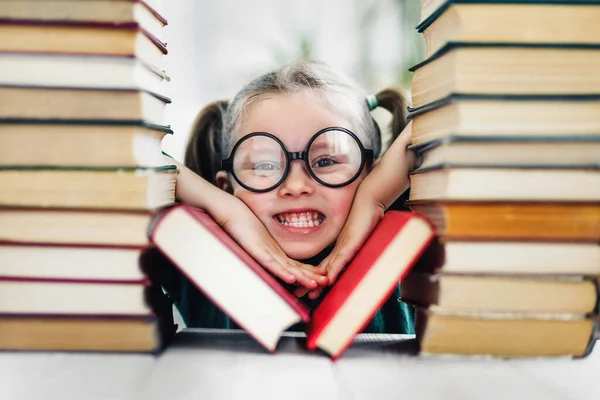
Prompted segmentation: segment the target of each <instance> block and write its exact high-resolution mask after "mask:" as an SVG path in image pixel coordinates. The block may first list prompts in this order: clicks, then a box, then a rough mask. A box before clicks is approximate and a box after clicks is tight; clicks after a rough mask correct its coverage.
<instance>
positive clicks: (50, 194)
mask: <svg viewBox="0 0 600 400" xmlns="http://www.w3.org/2000/svg"><path fill="white" fill-rule="evenodd" d="M157 4H158V3H157ZM165 24H166V20H165V19H164V18H163V17H162V16H161V15H160V14H159V13H158V12H157V11H155V10H154V9H153V8H151V7H150V6H149V5H148V4H147V3H145V2H144V1H135V0H132V1H127V0H109V1H106V0H104V1H93V0H92V1H77V0H67V1H65V0H46V1H43V2H41V1H20V0H7V1H2V5H1V6H0V187H2V190H1V191H0V349H19V350H89V351H153V350H156V349H158V348H159V346H160V337H161V333H160V331H161V325H160V323H159V321H158V320H157V318H156V316H155V315H156V311H157V309H158V308H160V306H161V305H162V304H163V301H162V300H163V299H162V297H161V296H162V292H161V291H160V290H159V289H157V288H155V287H153V286H152V285H150V282H149V280H148V278H147V276H146V275H145V274H144V272H143V270H142V268H141V259H142V258H143V256H144V254H145V253H144V252H145V249H146V248H148V246H149V241H148V238H147V232H146V230H147V226H148V222H149V221H150V218H151V217H152V210H155V209H157V208H158V207H161V206H164V205H166V204H170V203H172V202H173V201H174V193H175V191H174V189H175V178H176V172H177V168H176V167H174V166H169V165H166V163H165V157H164V156H163V155H162V154H161V149H160V142H161V139H162V138H163V137H164V135H165V134H169V133H172V132H171V130H170V129H169V128H168V127H167V126H165V125H164V108H165V106H166V104H167V103H169V100H168V99H167V98H166V97H164V96H163V95H161V88H162V87H161V83H162V81H163V80H165V79H166V75H165V74H164V73H163V72H162V69H161V64H162V59H163V57H164V54H166V52H167V50H166V47H165V45H164V44H163V43H162V42H161V34H162V28H163V26H164V25H165ZM169 308H170V307H169Z"/></svg>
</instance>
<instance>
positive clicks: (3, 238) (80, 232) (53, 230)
mask: <svg viewBox="0 0 600 400" xmlns="http://www.w3.org/2000/svg"><path fill="white" fill-rule="evenodd" d="M151 219H152V214H151V213H150V212H147V211H119V210H93V209H88V210H84V209H52V208H0V243H19V242H26V243H35V244H72V243H77V244H79V245H96V246H98V245H100V246H102V245H104V246H126V247H129V246H133V247H145V246H147V245H149V243H150V241H149V240H148V236H147V230H148V224H149V223H150V220H151Z"/></svg>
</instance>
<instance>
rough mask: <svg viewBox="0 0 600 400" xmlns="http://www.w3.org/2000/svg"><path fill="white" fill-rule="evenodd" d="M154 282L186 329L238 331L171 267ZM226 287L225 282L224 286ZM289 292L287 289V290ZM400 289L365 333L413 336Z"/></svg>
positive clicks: (297, 327) (311, 306)
mask: <svg viewBox="0 0 600 400" xmlns="http://www.w3.org/2000/svg"><path fill="white" fill-rule="evenodd" d="M329 251H331V249H330V248H328V249H326V250H325V251H324V252H323V253H322V254H320V255H319V256H317V257H315V258H313V259H311V260H303V262H306V263H309V264H313V265H317V264H318V261H319V260H320V259H322V258H324V257H325V255H326V254H328V253H329ZM163 265H164V264H163ZM158 281H159V282H160V283H161V284H162V285H163V287H164V288H165V290H166V291H167V293H168V294H169V296H170V297H171V300H172V301H173V302H174V303H175V305H176V306H177V309H178V310H179V312H180V313H181V316H182V318H183V320H184V322H185V324H186V325H187V326H188V327H198V328H200V327H202V328H220V329H239V327H238V326H237V325H236V324H235V323H234V322H233V321H232V320H231V319H230V318H229V317H228V316H227V315H225V313H223V312H222V311H221V310H220V309H219V308H218V307H217V306H215V305H214V304H213V303H212V302H211V301H210V300H209V299H207V298H206V296H204V294H203V293H202V292H200V291H199V290H198V289H197V288H196V287H195V286H194V285H193V284H192V283H191V282H190V281H189V279H187V277H185V276H184V275H183V274H181V273H179V271H178V270H177V269H176V268H174V267H171V268H169V267H163V268H160V273H159V276H158ZM224 284H226V283H224ZM288 289H289V290H291V287H289V288H288ZM326 294H327V292H326V291H325V292H324V293H323V294H322V295H321V297H320V298H319V299H317V300H309V299H308V298H307V296H305V297H304V298H303V299H301V301H302V302H303V303H304V304H305V305H306V306H307V307H308V308H309V309H310V310H314V309H315V307H316V306H317V305H318V304H319V303H320V302H321V300H322V299H323V298H324V297H325V296H326ZM399 297H400V287H399V286H397V287H396V289H395V290H394V292H393V293H392V295H391V296H390V297H389V298H388V299H387V300H386V302H385V303H384V304H383V306H382V307H381V309H379V310H378V311H377V313H376V314H375V316H374V317H373V319H372V320H371V321H370V322H369V324H368V325H367V326H366V327H365V329H364V330H363V332H365V333H414V310H413V309H412V307H410V306H409V305H407V304H405V303H402V302H400V301H398V298H399ZM304 328H305V327H304V324H296V325H294V326H292V327H290V329H288V330H292V331H304V330H305V329H304Z"/></svg>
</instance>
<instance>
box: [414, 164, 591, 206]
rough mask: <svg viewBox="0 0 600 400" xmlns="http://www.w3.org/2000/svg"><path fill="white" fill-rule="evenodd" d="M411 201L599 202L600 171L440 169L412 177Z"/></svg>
mask: <svg viewBox="0 0 600 400" xmlns="http://www.w3.org/2000/svg"><path fill="white" fill-rule="evenodd" d="M410 181H411V189H410V196H409V200H411V201H413V200H495V201H505V200H506V201H553V202H557V201H565V202H588V203H589V202H597V201H600V170H598V169H557V168H554V169H544V168H517V167H515V168H503V167H498V168H483V167H477V166H464V167H463V166H461V165H454V166H445V165H438V166H435V167H430V168H428V169H425V168H419V169H417V170H416V171H415V172H413V173H412V174H411V175H410Z"/></svg>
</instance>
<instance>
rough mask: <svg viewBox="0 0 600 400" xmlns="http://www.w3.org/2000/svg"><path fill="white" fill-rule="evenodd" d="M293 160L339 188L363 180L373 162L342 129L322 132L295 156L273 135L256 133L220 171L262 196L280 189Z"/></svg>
mask: <svg viewBox="0 0 600 400" xmlns="http://www.w3.org/2000/svg"><path fill="white" fill-rule="evenodd" d="M294 160H303V161H304V164H305V165H306V170H307V171H308V173H309V174H310V176H311V177H312V178H313V179H314V180H316V181H317V182H319V183H320V184H322V185H325V186H328V187H332V188H336V187H342V186H346V185H349V184H350V183H352V182H353V181H354V180H356V178H358V177H359V176H360V173H361V171H362V169H363V167H364V166H365V164H371V163H372V162H373V150H369V149H365V148H364V147H363V145H362V143H361V142H360V140H359V139H358V137H357V136H356V135H355V134H354V133H352V132H351V131H349V130H348V129H346V128H340V127H330V128H325V129H322V130H320V131H319V132H317V133H316V134H315V135H314V136H313V137H312V138H310V140H309V141H308V144H307V145H306V149H304V151H296V152H289V151H287V149H286V148H285V146H284V144H283V142H282V141H281V140H279V139H278V138H277V137H276V136H274V135H271V134H270V133H266V132H254V133H250V134H248V135H246V136H244V137H243V138H241V139H240V140H239V141H238V142H237V143H236V144H235V146H233V150H232V151H231V155H230V156H229V157H228V158H226V159H224V160H222V161H221V168H222V169H223V170H225V171H227V172H230V173H231V174H232V175H233V177H234V179H235V180H236V181H237V182H238V183H239V184H240V185H241V186H242V187H243V188H245V189H247V190H250V191H252V192H259V193H260V192H268V191H270V190H273V189H275V188H276V187H277V186H279V185H280V184H281V183H282V182H283V181H284V180H285V178H286V177H287V176H288V173H289V169H290V163H291V162H292V161H294Z"/></svg>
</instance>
